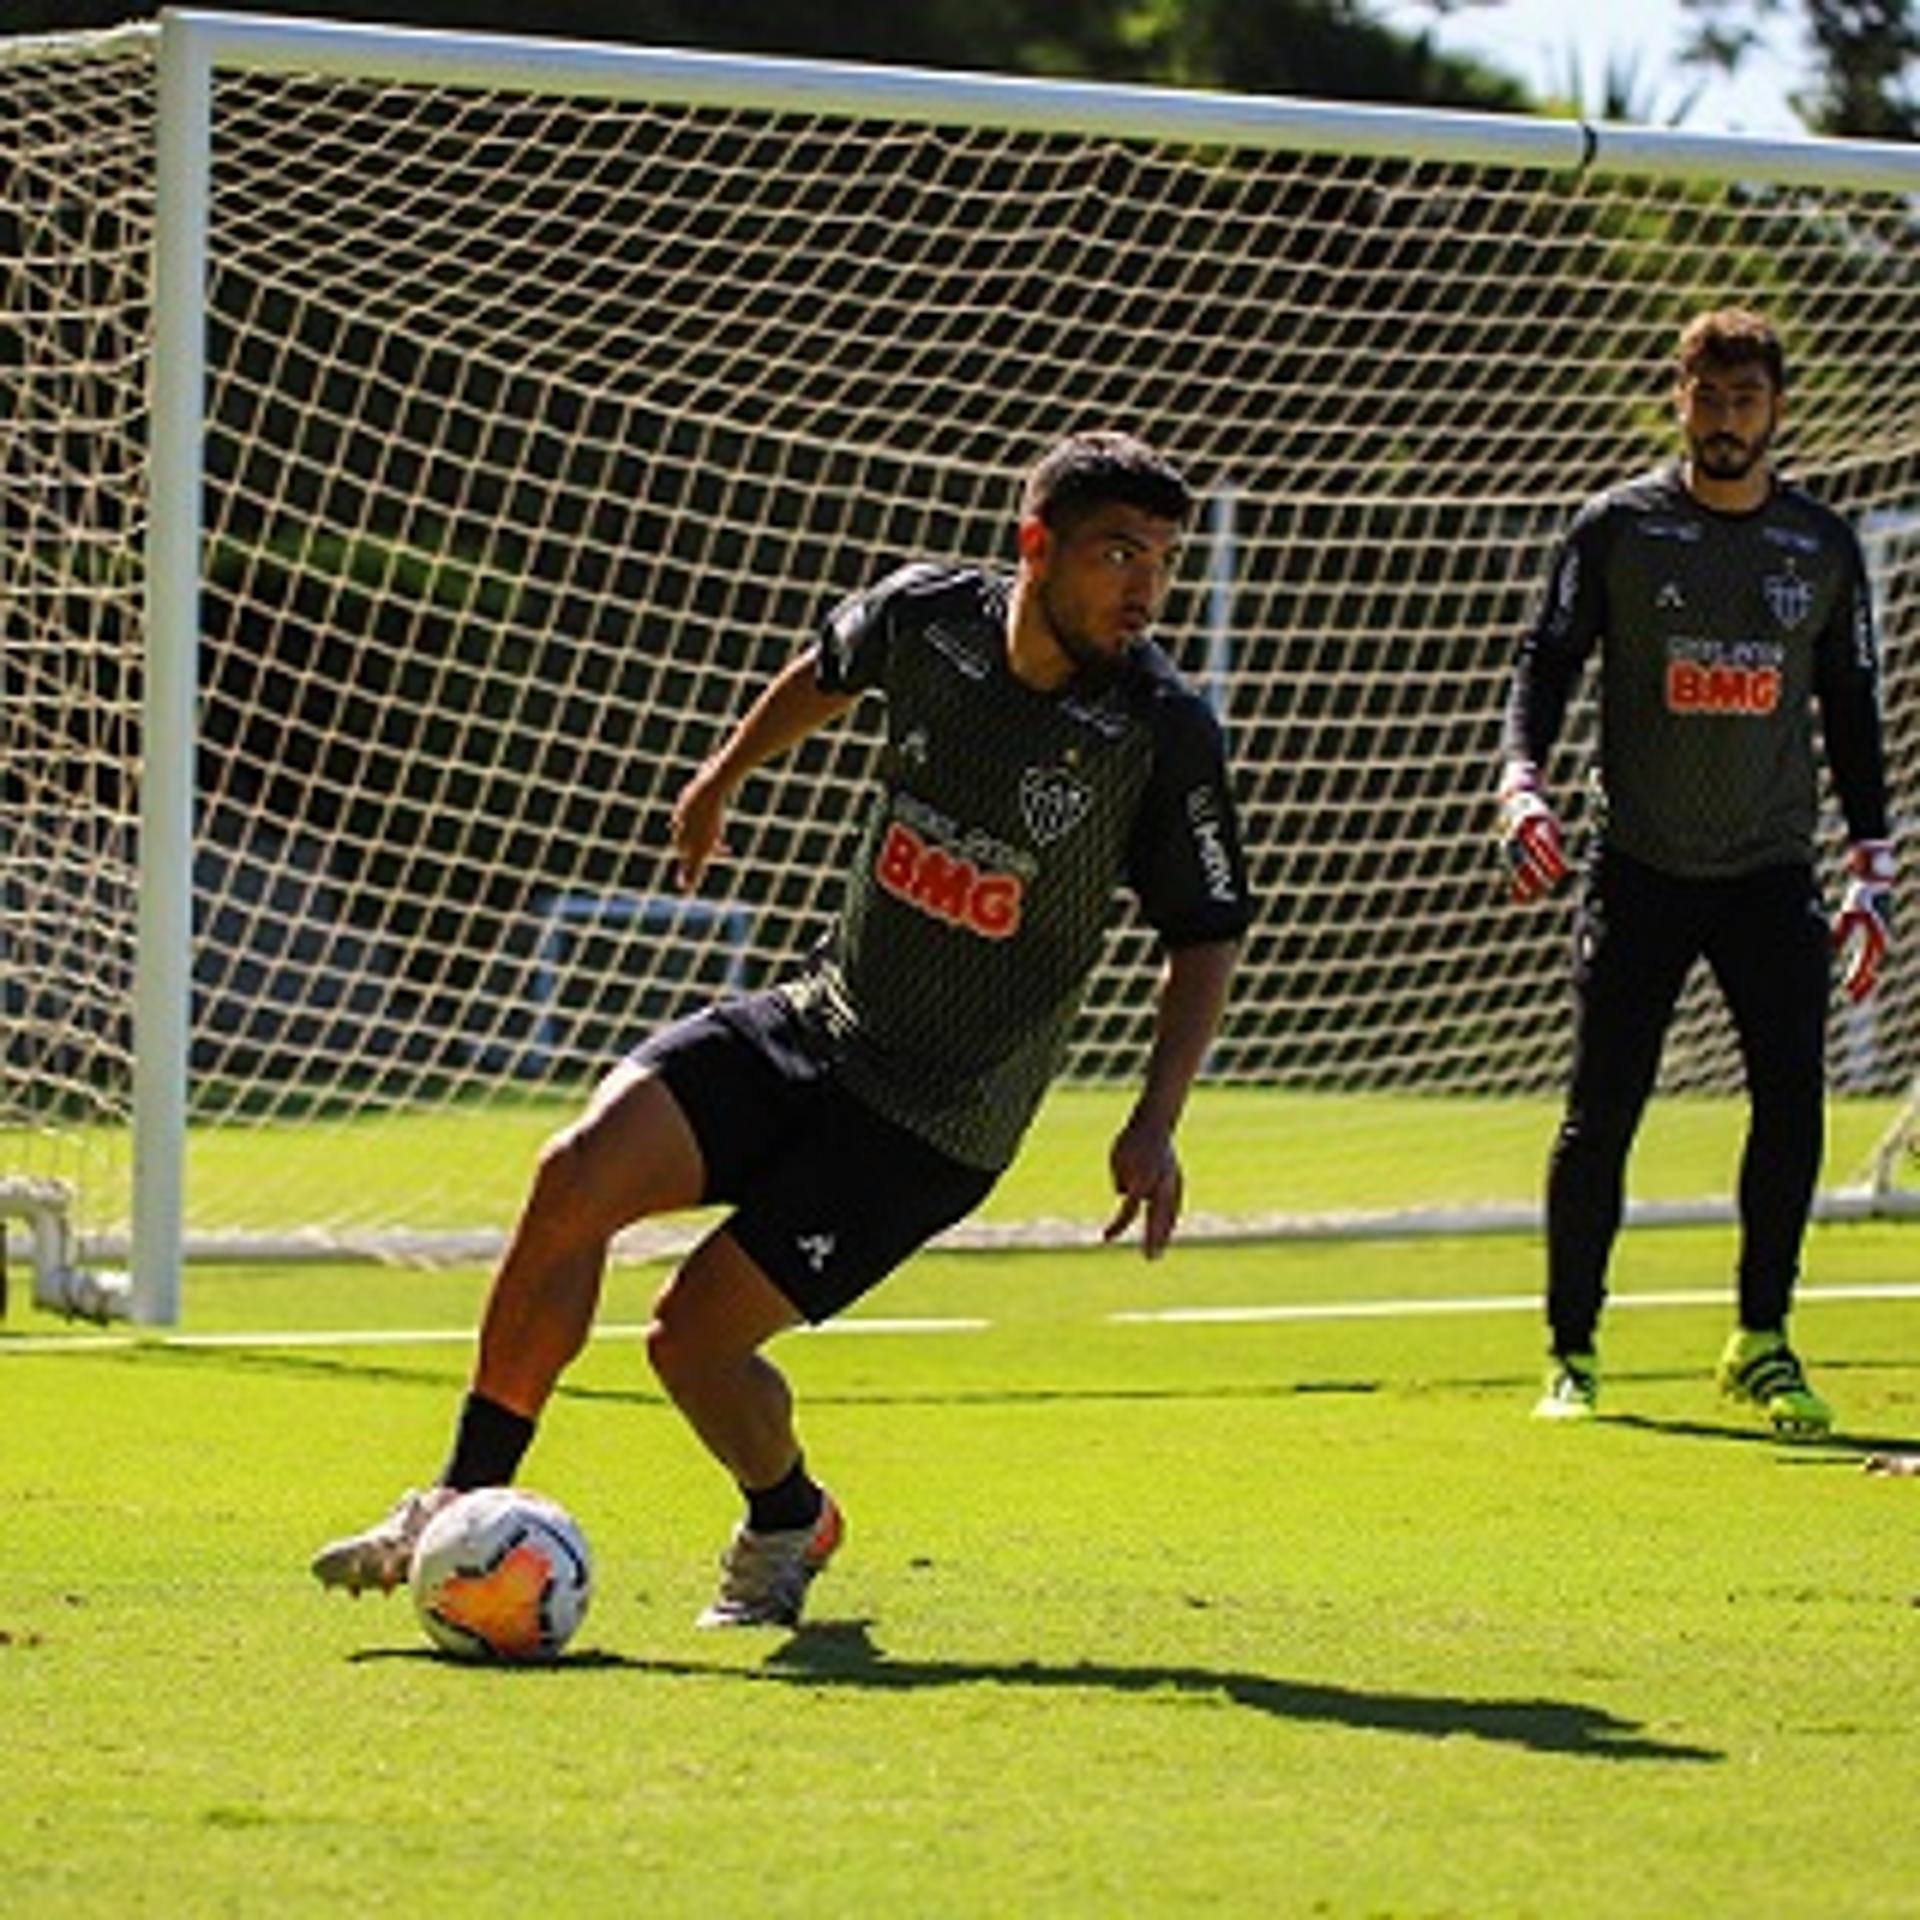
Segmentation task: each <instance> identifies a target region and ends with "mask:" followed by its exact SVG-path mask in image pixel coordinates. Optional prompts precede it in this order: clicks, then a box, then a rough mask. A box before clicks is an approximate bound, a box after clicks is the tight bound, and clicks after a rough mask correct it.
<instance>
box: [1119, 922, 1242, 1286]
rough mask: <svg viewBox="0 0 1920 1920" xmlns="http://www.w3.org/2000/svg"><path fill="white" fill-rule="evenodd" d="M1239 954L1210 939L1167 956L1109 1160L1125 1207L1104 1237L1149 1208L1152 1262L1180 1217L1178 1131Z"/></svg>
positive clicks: (1228, 943)
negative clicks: (1149, 1044)
mask: <svg viewBox="0 0 1920 1920" xmlns="http://www.w3.org/2000/svg"><path fill="white" fill-rule="evenodd" d="M1239 951H1240V943H1239V942H1238V941H1237V940H1210V941H1206V942H1204V943H1203V944H1201V945H1199V946H1192V947H1176V948H1174V949H1173V950H1172V951H1171V952H1170V953H1169V954H1168V955H1167V964H1166V971H1165V973H1164V974H1163V975H1162V977H1161V982H1160V1001H1159V1005H1158V1007H1157V1008H1156V1010H1155V1014H1154V1028H1153V1049H1152V1052H1151V1053H1150V1054H1149V1055H1148V1057H1147V1070H1146V1078H1145V1080H1144V1082H1143V1083H1142V1085H1141V1088H1140V1096H1139V1098H1138V1099H1137V1100H1135V1102H1134V1103H1133V1111H1132V1113H1131V1114H1129V1115H1128V1117H1127V1123H1126V1125H1125V1126H1123V1127H1122V1128H1121V1129H1120V1132H1119V1133H1118V1135H1116V1136H1115V1139H1114V1142H1113V1149H1112V1153H1111V1155H1110V1156H1109V1158H1110V1164H1111V1167H1112V1172H1113V1188H1114V1191H1115V1192H1116V1193H1117V1194H1118V1195H1119V1196H1120V1203H1119V1205H1118V1206H1117V1207H1116V1208H1115V1210H1114V1215H1113V1218H1112V1219H1111V1220H1109V1221H1108V1222H1107V1227H1106V1234H1105V1238H1107V1239H1109V1240H1116V1239H1118V1238H1119V1237H1120V1236H1121V1235H1122V1234H1123V1233H1125V1232H1126V1231H1127V1229H1128V1228H1129V1227H1131V1226H1132V1225H1133V1223H1134V1221H1135V1220H1136V1219H1138V1218H1139V1217H1140V1214H1141V1212H1142V1210H1143V1209H1144V1210H1145V1213H1146V1226H1145V1229H1144V1232H1143V1235H1142V1239H1141V1251H1142V1252H1143V1253H1144V1254H1145V1255H1146V1256H1147V1258H1148V1259H1149V1260H1156V1259H1158V1258H1159V1257H1160V1255H1161V1254H1162V1253H1164V1252H1165V1251H1166V1246H1167V1242H1168V1241H1169V1240H1170V1239H1172V1237H1173V1229H1174V1226H1175V1224H1176V1223H1177V1222H1178V1220H1179V1218H1180V1202H1181V1198H1182V1193H1183V1189H1184V1186H1185V1179H1184V1176H1183V1175H1182V1173H1181V1171H1180V1156H1179V1154H1178V1153H1177V1152H1175V1150H1174V1131H1175V1129H1176V1128H1177V1127H1178V1126H1179V1124H1180V1115H1181V1113H1182V1111H1183V1110H1184V1108H1185V1107H1186V1104H1187V1095H1188V1093H1189V1092H1190V1091H1191V1089H1192V1087H1193V1082H1194V1078H1195V1076H1196V1075H1197V1074H1198V1073H1199V1071H1200V1068H1201V1065H1202V1063H1203V1062H1204V1061H1205V1059H1206V1057H1207V1049H1208V1047H1210V1046H1211V1045H1212V1044H1213V1036H1214V1034H1215V1033H1216V1032H1217V1031H1218V1029H1219V1026H1220V1016H1221V1014H1222V1012H1223V1011H1224V1010H1225V1008H1226V1004H1227V984H1228V982H1229V981H1230V980H1231V979H1232V978H1233V966H1234V961H1235V959H1236V958H1237V957H1238V955H1239Z"/></svg>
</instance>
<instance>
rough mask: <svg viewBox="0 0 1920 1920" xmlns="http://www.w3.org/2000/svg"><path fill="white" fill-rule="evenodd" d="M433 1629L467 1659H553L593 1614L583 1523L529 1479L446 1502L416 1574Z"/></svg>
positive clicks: (417, 1553) (417, 1593)
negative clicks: (527, 1485) (529, 1487)
mask: <svg viewBox="0 0 1920 1920" xmlns="http://www.w3.org/2000/svg"><path fill="white" fill-rule="evenodd" d="M408 1586H409V1588H410V1589H411V1591H412V1594H413V1609H414V1612H415V1613H417V1614H418V1615H419V1616H420V1624H421V1625H422V1626H423V1627H425V1628H426V1630H427V1638H428V1639H430V1640H431V1641H432V1642H433V1643H434V1645H435V1646H437V1647H439V1648H441V1649H442V1651H444V1652H446V1653H450V1654H453V1655H454V1656H455V1657H456V1658H458V1659H462V1660H513V1661H530V1660H554V1659H557V1658H558V1657H559V1655H560V1651H561V1649H562V1648H563V1647H565V1646H566V1644H567V1642H568V1641H569V1640H571V1639H572V1638H573V1636H574V1633H575V1631H576V1629H577V1628H578V1627H579V1625H580V1622H581V1621H582V1620H583V1619H585V1618H586V1612H587V1601H588V1599H589V1597H590V1596H591V1594H592V1591H593V1561H592V1558H591V1556H590V1555H589V1553H588V1551H587V1539H586V1535H585V1534H584V1533H582V1532H581V1531H580V1527H579V1524H578V1522H576V1521H575V1519H574V1518H573V1516H572V1515H571V1514H570V1513H568V1512H567V1510H566V1509H565V1508H564V1507H562V1506H560V1505H559V1504H558V1503H557V1502H556V1501H552V1500H548V1499H546V1498H544V1497H543V1496H542V1495H540V1494H537V1493H529V1492H527V1491H526V1490H525V1489H524V1488H520V1487H480V1488H477V1489H475V1491H473V1492H472V1493H463V1494H462V1495H461V1496H460V1497H459V1498H458V1499H457V1500H452V1501H449V1502H448V1503H447V1505H446V1506H444V1507H442V1508H441V1509H440V1511H439V1512H438V1513H436V1514H435V1515H434V1516H433V1518H432V1519H431V1520H429V1521H428V1522H427V1525H426V1528H425V1530H424V1531H423V1532H422V1533H421V1535H420V1540H419V1543H418V1545H416V1546H415V1548H414V1550H413V1565H412V1569H411V1571H410V1573H409V1575H408Z"/></svg>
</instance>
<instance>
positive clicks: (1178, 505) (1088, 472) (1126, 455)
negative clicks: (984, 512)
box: [1020, 430, 1193, 533]
mask: <svg viewBox="0 0 1920 1920" xmlns="http://www.w3.org/2000/svg"><path fill="white" fill-rule="evenodd" d="M1116 500H1117V501H1119V502H1120V503H1121V504H1122V505H1123V506H1129V507H1138V508H1139V509H1140V510H1141V511H1142V512H1143V513H1151V514H1154V515H1156V516H1158V517H1159V518H1160V519H1162V520H1173V521H1176V522H1179V521H1184V520H1185V519H1186V517H1187V515H1188V514H1189V513H1191V512H1192V511H1193V495H1192V493H1191V492H1190V491H1189V490H1188V487H1187V483H1186V481H1185V480H1183V479H1182V478H1181V477H1180V472H1179V469H1178V468H1176V467H1175V466H1174V465H1173V464H1172V463H1171V462H1170V461H1168V460H1167V459H1165V458H1164V457H1163V456H1162V455H1160V454H1158V453H1156V452H1155V451H1154V450H1153V449H1152V448H1151V447H1150V446H1148V445H1147V444H1146V442H1145V441H1144V440H1136V439H1135V438H1134V436H1133V435H1132V434H1130V433H1113V432H1108V431H1104V430H1103V431H1098V432H1092V433H1075V434H1069V435H1068V437H1067V438H1066V439H1064V440H1061V441H1058V442H1057V443H1056V444H1055V445H1054V446H1052V447H1051V448H1049V449H1048V451H1047V452H1046V454H1045V455H1043V456H1042V458H1041V459H1040V461H1039V463H1038V464H1037V465H1036V466H1035V467H1034V468H1033V470H1032V471H1031V472H1030V473H1029V474H1028V475H1027V478H1026V484H1025V485H1024V486H1023V487H1022V488H1021V490H1020V517H1021V518H1022V519H1023V520H1029V519H1038V520H1040V521H1041V522H1043V523H1044V524H1045V525H1046V526H1047V527H1049V528H1051V529H1052V530H1053V531H1054V532H1056V533H1057V532H1059V531H1060V530H1061V529H1062V528H1063V527H1068V526H1071V525H1072V524H1073V523H1074V522H1075V521H1076V520H1079V519H1082V518H1083V517H1084V516H1085V515H1086V514H1088V513H1090V512H1091V511H1092V510H1093V509H1094V508H1095V507H1104V506H1106V505H1108V504H1109V503H1110V502H1112V501H1116Z"/></svg>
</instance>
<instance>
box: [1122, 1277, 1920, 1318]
mask: <svg viewBox="0 0 1920 1920" xmlns="http://www.w3.org/2000/svg"><path fill="white" fill-rule="evenodd" d="M1731 1296H1732V1287H1731V1286H1730V1285H1729V1286H1725V1287H1688V1288H1685V1289H1673V1290H1669V1291H1666V1292H1659V1291H1654V1292H1649V1293H1612V1294H1609V1295H1608V1296H1607V1309H1608V1311H1609V1312H1611V1311H1613V1309H1615V1308H1616V1307H1710V1306H1714V1305H1716V1304H1720V1303H1724V1302H1725V1301H1726V1300H1728V1299H1729V1298H1731ZM1793 1298H1794V1304H1795V1305H1796V1306H1818V1305H1819V1304H1821V1303H1822V1302H1823V1301H1832V1300H1920V1281H1906V1280H1893V1281H1888V1282H1885V1283H1884V1284H1860V1285H1853V1286H1833V1287H1801V1288H1800V1289H1799V1290H1798V1291H1797V1292H1796V1293H1795V1294H1794V1296H1793ZM1541 1311H1543V1307H1542V1303H1541V1298H1540V1296H1539V1295H1538V1294H1535V1293H1489V1294H1480V1295H1477V1296H1468V1297H1464V1298H1461V1299H1434V1300H1315V1301H1302V1302H1298V1303H1295V1304H1293V1305H1286V1306H1270V1307H1261V1306H1252V1307H1159V1308H1151V1309H1141V1310H1138V1311H1133V1312H1128V1313H1110V1314H1108V1315H1107V1318H1108V1320H1109V1321H1110V1322H1113V1323H1114V1324H1116V1325H1121V1326H1183V1327H1200V1326H1249V1325H1254V1324H1258V1323H1262V1322H1282V1321H1298V1320H1417V1319H1420V1318H1422V1317H1424V1316H1427V1315H1432V1314H1447V1313H1539V1312H1541Z"/></svg>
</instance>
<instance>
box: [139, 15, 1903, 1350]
mask: <svg viewBox="0 0 1920 1920" xmlns="http://www.w3.org/2000/svg"><path fill="white" fill-rule="evenodd" d="M121 31H122V32H123V33H125V32H133V33H144V32H152V33H154V34H155V35H156V37H157V80H158V114H157V126H158V148H157V203H156V216H155V235H156V245H155V254H154V261H153V286H154V308H153V348H152V369H151V383H152V411H151V429H150V432H151V439H150V465H149V475H150V486H151V502H150V512H149V519H148V533H147V568H146V576H145V590H144V591H145V602H144V625H145V660H146V677H145V682H144V691H143V696H142V738H143V742H144V778H143V785H142V788H141V792H140V801H139V817H140V846H141V857H140V884H139V898H138V931H137V955H136V962H135V990H134V1008H133V1022H134V1035H135V1050H134V1061H135V1065H134V1078H133V1090H132V1136H133V1146H132V1202H131V1236H130V1249H129V1251H130V1267H131V1276H132V1278H131V1311H132V1313H133V1316H134V1317H135V1318H137V1319H140V1320H143V1321H148V1322H153V1323H161V1324H165V1323H171V1322H173V1321H175V1320H176V1319H177V1318H178V1314H179V1305H180V1289H181V1271H182V1262H183V1257H184V1252H185V1247H186V1233H185V1224H184V1223H185V1195H184V1182H185V1159H186V1138H187V1120H188V1100H187V1089H188V1059H189V1047H190V1032H189V1007H190V991H191V972H192V939H193V892H192V867H193V810H194V777H195V776H194V756H195V728H196V707H195V700H196V689H197V666H196V650H197V647H198V632H199V604H200V593H201V585H202V553H203V528H202V525H201V519H200V502H201V498H202V485H203V480H204V471H203V432H204V425H205V423H204V419H203V413H204V405H205V401H204V396H205V392H206V384H207V358H206V310H205V293H206V288H207V285H208V274H209V259H208V233H209V199H208V196H209V175H210V150H211V140H212V113H211V103H212V98H213V77H214V75H215V74H216V73H217V72H220V71H226V70H247V71H258V72H276V73H296V72H297V73H299V74H303V75H317V76H341V77H349V78H376V79H378V80H380V81H382V82H396V83H404V82H409V81H416V80H417V81H419V82H422V83H428V84H432V85H434V86H438V87H448V86H453V87H462V86H471V87H476V88H510V89H514V90H517V91H520V92H524V93H534V94H537V93H541V92H546V91H551V92H554V93H566V94H570V95H579V94H583V93H584V94H591V95H595V96H600V97H605V98H609V99H619V100H635V101H639V100H644V101H649V102H655V103H669V104H674V105H679V106H687V107H703V106H719V105H724V106H728V107H746V108H756V109H764V110H768V111H781V110H799V111H803V112H808V113H814V114H836V115H840V114H844V115H849V116H855V117H859V118H863V119H873V120H883V121H900V122H908V123H919V124H942V125H982V126H991V127H995V128H1003V129H1018V130H1026V131H1034V132H1044V133H1054V134H1076V135H1112V136H1120V137H1125V138H1129V139H1136V138H1137V139H1143V140H1155V141H1166V142H1174V143H1184V144H1188V145H1192V146H1196V147H1206V146H1210V145H1231V146H1235V147H1253V148H1272V149H1284V150H1287V151H1297V152H1303V153H1326V154H1336V153H1337V154H1342V155H1354V156H1361V157H1378V158H1386V159H1415V160H1426V159H1432V160H1434V161H1438V162H1449V161H1459V162H1471V163H1475V164H1481V165H1494V166H1502V165H1504V166H1511V167H1513V168H1515V169H1520V170H1527V171H1545V172H1559V173H1565V174H1567V175H1577V174H1579V173H1581V172H1583V171H1586V170H1590V169H1594V168H1607V169H1612V170H1619V171H1622V172H1631V173H1652V174H1658V175H1661V176H1664V177H1670V178H1676V179H1683V180H1686V179H1699V180H1727V179H1738V178H1745V177H1748V176H1751V177H1754V178H1764V179H1765V180H1767V181H1769V182H1777V183H1780V184H1782V185H1788V186H1805V187H1808V188H1815V189H1820V188H1835V189H1846V190H1863V189H1864V190H1869V191H1876V192H1891V193H1895V194H1903V195H1912V196H1920V149H1916V148H1911V147H1899V146H1893V145H1876V144H1870V143H1854V142H1838V141H1826V140H1816V139H1810V138H1809V139H1786V138H1749V137H1736V136H1725V135H1709V134H1702V133H1692V132H1688V131H1684V130H1672V129H1648V128H1638V127H1628V126H1615V125H1594V124H1590V123H1584V122H1576V121H1570V120H1548V119H1529V118H1521V117H1509V116H1503V115H1493V114H1484V113H1478V114H1463V113H1440V112H1428V111H1422V110H1416V109H1409V108H1393V107H1373V106H1349V105H1333V104H1326V103H1317V102H1308V101H1301V100H1292V99H1285V98H1253V97H1241V96H1229V95H1220V94H1209V93H1203V92H1184V91H1174V90H1170V89H1154V88H1138V87H1121V86H1107V85H1095V84H1085V83H1073V82H1060V81H1043V80H1037V79H1024V78H1013V77H1003V76H990V75H984V74H965V73H934V72H927V71H919V70H911V69H884V68H875V67H867V66H859V65H854V64H849V63H839V62H809V61H800V60H781V59H767V58H759V57H746V56H734V55H725V54H711V53H693V52H678V51H659V50H649V49H631V48H622V47H616V46H610V45H601V44H588V43H571V42H565V41H553V40H530V39H518V38H510V37H506V36H500V35H487V34H469V33H452V32H433V31H422V30H416V29H406V30H402V29H391V28H381V27H372V26H357V25H346V24H337V23H329V22H324V21H319V20H304V19H290V18H269V17H265V16H237V15H226V14H222V13H219V12H213V11H202V10H198V9H185V10H181V9H172V10H168V11H165V12H163V13H162V15H161V16H160V19H159V21H158V24H157V26H156V27H154V28H152V29H145V28H137V29H123V30H121ZM1215 512H1216V518H1215V521H1214V535H1215V539H1216V542H1218V543H1220V544H1222V545H1227V546H1230V543H1231V538H1232V503H1231V498H1230V496H1229V497H1228V498H1227V499H1226V500H1225V501H1224V503H1222V502H1216V503H1215ZM1212 587H1213V592H1214V596H1215V600H1216V603H1218V604H1221V605H1224V603H1225V601H1226V600H1227V599H1228V598H1230V594H1231V582H1230V575H1227V574H1220V575H1216V577H1215V578H1214V579H1213V581H1212ZM1219 628H1220V647H1221V649H1222V651H1221V656H1220V659H1219V660H1218V661H1215V662H1210V665H1213V666H1218V667H1221V668H1222V669H1223V668H1224V648H1225V630H1226V616H1225V614H1224V612H1222V613H1221V614H1220V616H1219ZM639 910H640V909H638V908H634V907H626V908H610V909H609V911H639ZM582 911H588V910H587V909H582ZM1543 1144H1544V1143H1543ZM1889 1151H1890V1152H1891V1151H1897V1149H1894V1148H1890V1149H1889ZM1823 1204H1824V1205H1825V1207H1826V1210H1828V1211H1834V1210H1836V1203H1835V1202H1834V1201H1833V1200H1832V1199H1831V1198H1829V1200H1828V1201H1826V1202H1825V1203H1823ZM1852 1206H1853V1203H1852V1202H1849V1201H1846V1200H1845V1199H1842V1200H1841V1201H1840V1202H1839V1203H1838V1205H1837V1210H1841V1211H1849V1210H1852ZM1533 1217H1534V1216H1531V1215H1529V1216H1527V1219H1526V1220H1525V1221H1523V1220H1521V1219H1518V1218H1509V1217H1507V1216H1506V1215H1495V1214H1489V1215H1488V1216H1487V1217H1486V1218H1485V1219H1484V1220H1483V1221H1480V1222H1479V1224H1481V1225H1483V1226H1486V1227H1491V1228H1505V1227H1511V1226H1515V1225H1520V1224H1526V1223H1528V1222H1530V1221H1531V1219H1532V1218H1533ZM1640 1217H1643V1218H1661V1217H1678V1218H1694V1217H1698V1215H1697V1210H1691V1209H1690V1210H1684V1211H1681V1212H1677V1213H1676V1212H1674V1211H1673V1210H1671V1209H1667V1210H1661V1209H1646V1210H1642V1211H1641V1213H1640ZM1320 1224H1321V1227H1324V1225H1325V1224H1326V1223H1320ZM1400 1224H1401V1225H1402V1226H1405V1225H1408V1224H1413V1225H1417V1224H1419V1222H1418V1221H1402V1222H1401V1223H1400ZM1447 1224H1451V1225H1468V1226H1471V1225H1473V1224H1475V1222H1474V1221H1472V1220H1471V1219H1461V1220H1452V1221H1449V1222H1448V1223H1447ZM1258 1225H1259V1223H1241V1224H1240V1226H1239V1227H1237V1228H1236V1229H1235V1230H1237V1231H1246V1230H1248V1229H1249V1227H1253V1228H1255V1229H1257V1227H1258ZM1307 1225H1308V1227H1309V1229H1310V1230H1317V1229H1315V1228H1314V1223H1307Z"/></svg>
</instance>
